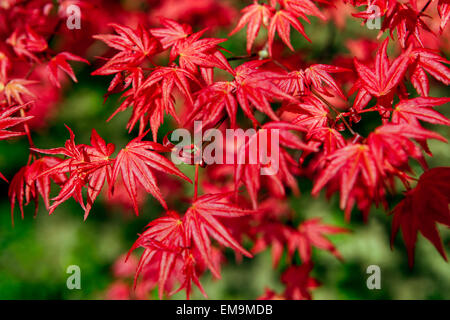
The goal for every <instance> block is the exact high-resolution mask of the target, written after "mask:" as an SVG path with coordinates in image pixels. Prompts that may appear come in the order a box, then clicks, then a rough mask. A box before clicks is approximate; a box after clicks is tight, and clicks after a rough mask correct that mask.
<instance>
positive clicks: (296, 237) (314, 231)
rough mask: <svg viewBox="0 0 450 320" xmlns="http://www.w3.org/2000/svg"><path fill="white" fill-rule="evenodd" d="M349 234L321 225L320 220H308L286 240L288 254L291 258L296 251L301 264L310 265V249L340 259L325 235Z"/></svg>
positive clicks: (343, 230) (346, 230)
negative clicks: (315, 249) (329, 253)
mask: <svg viewBox="0 0 450 320" xmlns="http://www.w3.org/2000/svg"><path fill="white" fill-rule="evenodd" d="M346 232H349V230H348V229H345V228H340V227H336V226H332V225H327V224H324V223H322V221H321V219H320V218H315V219H309V220H306V221H304V222H302V223H301V224H300V225H299V226H298V229H297V230H295V231H291V232H290V234H289V236H288V239H287V242H288V243H287V247H288V254H289V256H290V257H292V256H293V254H294V252H295V250H298V252H299V253H300V257H301V258H302V262H303V263H310V262H311V257H312V248H313V247H316V248H319V249H322V250H327V251H329V252H331V253H332V254H333V255H334V256H335V257H336V258H338V259H342V257H341V254H340V253H339V251H337V249H336V247H335V246H334V245H333V243H332V242H331V241H330V240H328V239H327V238H326V237H325V235H326V234H339V233H346Z"/></svg>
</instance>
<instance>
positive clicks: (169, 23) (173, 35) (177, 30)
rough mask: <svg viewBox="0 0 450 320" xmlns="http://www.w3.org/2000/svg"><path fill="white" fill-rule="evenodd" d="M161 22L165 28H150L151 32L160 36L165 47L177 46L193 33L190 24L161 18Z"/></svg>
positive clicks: (159, 38)
mask: <svg viewBox="0 0 450 320" xmlns="http://www.w3.org/2000/svg"><path fill="white" fill-rule="evenodd" d="M161 24H162V25H163V26H164V28H154V29H151V30H150V33H151V34H152V35H153V36H154V37H156V38H158V40H159V41H160V42H161V44H162V46H163V49H167V48H170V47H172V46H174V47H175V48H176V47H177V45H178V44H180V43H181V42H182V40H184V39H186V38H187V37H188V36H189V35H190V34H191V33H192V28H191V26H190V25H188V24H179V23H178V22H176V21H174V20H171V19H167V18H161Z"/></svg>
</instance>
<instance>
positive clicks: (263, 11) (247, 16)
mask: <svg viewBox="0 0 450 320" xmlns="http://www.w3.org/2000/svg"><path fill="white" fill-rule="evenodd" d="M242 13H243V15H242V17H241V19H240V20H239V22H238V24H237V25H236V27H235V28H234V29H233V31H231V32H230V34H229V36H232V35H233V34H235V33H236V32H238V31H239V30H241V29H242V28H244V26H245V25H246V24H247V52H248V53H249V54H250V52H251V51H252V46H253V42H255V39H256V37H257V35H258V33H259V30H260V28H261V25H262V24H263V25H265V26H268V25H269V19H270V18H271V16H272V14H273V8H271V7H270V6H268V5H266V4H259V3H258V2H257V1H256V0H254V1H253V4H252V5H249V6H247V7H245V8H244V9H243V10H242Z"/></svg>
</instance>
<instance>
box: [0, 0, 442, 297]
mask: <svg viewBox="0 0 450 320" xmlns="http://www.w3.org/2000/svg"><path fill="white" fill-rule="evenodd" d="M141 2H142V1H122V2H120V5H122V6H123V7H124V8H127V10H130V11H133V10H139V9H140V6H139V5H138V4H140V3H141ZM150 2H152V3H155V7H154V10H153V8H147V10H148V12H150V15H151V16H153V15H154V16H158V15H165V16H167V17H169V18H174V19H179V20H181V21H188V22H191V23H194V25H195V28H196V30H199V29H200V28H202V27H205V26H210V25H211V24H212V25H213V26H214V34H215V36H216V37H226V36H227V33H228V32H229V31H230V30H231V28H232V27H233V26H234V25H235V23H236V21H237V20H236V19H237V18H238V17H239V9H240V8H242V7H243V6H244V5H246V2H245V1H235V2H233V1H196V2H198V5H197V6H198V8H196V9H195V10H194V9H192V1H190V0H189V1H184V0H183V1H180V0H178V1H177V4H175V1H165V2H164V4H161V3H160V2H158V1H150ZM156 3H159V4H158V5H157V4H156ZM188 3H191V7H189V6H188ZM212 4H214V5H218V4H219V5H224V6H226V8H228V9H229V11H227V12H229V16H222V17H220V19H221V20H220V21H219V18H217V15H215V14H212V11H211V10H213V7H211V5H212ZM202 5H203V7H202ZM208 5H209V7H208ZM183 6H185V7H183ZM183 8H190V9H189V10H191V11H189V10H188V11H186V10H187V9H186V10H185V9H183ZM152 10H153V11H152ZM183 13H184V14H183ZM208 19H209V20H208ZM222 20H224V21H222ZM344 21H345V19H344ZM218 22H220V23H218ZM224 25H228V27H224ZM305 29H306V33H307V34H308V35H309V37H310V38H311V39H313V45H310V44H308V42H306V41H305V40H304V39H303V38H302V37H301V35H299V34H298V33H297V32H296V31H293V32H292V33H291V39H292V42H293V44H294V47H295V48H296V50H298V53H299V55H300V56H301V59H302V60H303V61H305V62H306V63H311V62H314V61H320V63H333V59H334V58H335V57H336V56H338V55H340V56H343V57H345V56H346V55H349V54H350V52H351V48H349V40H350V41H351V40H352V39H356V38H359V37H362V36H365V37H368V38H372V39H375V38H376V36H377V32H378V31H377V30H373V31H370V30H367V29H366V28H364V27H361V25H360V22H359V21H357V20H355V19H353V20H351V21H350V20H348V21H347V22H346V23H342V25H341V26H339V28H336V27H335V26H332V25H330V26H326V25H323V24H321V23H320V22H318V21H317V19H312V23H311V25H305ZM260 38H261V39H265V34H264V32H261V33H260ZM80 41H83V39H80ZM86 41H87V40H86ZM223 46H224V47H225V48H226V49H228V50H230V51H232V52H233V53H234V54H235V55H245V30H243V31H241V32H239V33H238V34H237V35H235V36H233V37H231V38H230V40H229V41H227V42H226V43H224V45H223ZM92 52H93V53H92V54H91V55H92V57H91V59H90V60H91V61H95V58H94V55H95V54H94V53H97V51H95V50H92ZM444 54H446V55H447V58H448V54H449V51H448V50H447V51H446V52H444ZM96 55H100V54H98V53H97V54H96ZM77 67H79V68H76V74H77V77H78V80H79V82H78V84H70V85H68V86H66V87H65V90H64V92H63V97H62V98H61V99H59V102H58V103H56V104H55V105H54V106H53V107H52V108H51V109H50V110H49V111H48V112H47V114H46V116H45V125H43V126H41V127H40V128H38V129H36V130H35V131H34V134H33V139H34V141H35V144H36V145H37V147H39V148H53V147H57V146H62V145H63V144H64V142H65V140H66V139H67V137H68V133H67V131H66V129H65V127H64V124H67V125H69V126H70V127H71V128H72V129H73V131H74V132H75V134H76V141H77V143H87V142H88V141H89V136H90V133H91V129H92V128H95V129H96V130H97V131H98V132H99V134H100V135H101V136H102V137H104V138H105V140H106V141H107V142H113V143H114V144H116V146H117V148H120V147H122V146H124V145H125V144H126V143H127V142H128V141H129V139H130V136H129V135H128V133H127V131H126V129H125V127H126V122H127V121H128V118H129V113H128V112H123V113H121V114H119V115H118V116H117V117H115V118H114V119H113V120H112V121H110V122H109V123H106V119H107V118H108V117H109V116H110V115H111V113H112V112H113V111H114V110H115V108H116V107H117V105H118V103H117V101H118V97H117V96H113V97H111V98H110V99H109V100H108V101H107V102H106V103H105V104H104V103H103V94H104V93H105V92H106V89H107V87H108V85H109V81H110V80H111V79H110V78H108V77H93V76H91V75H90V73H91V72H92V71H93V70H95V68H96V66H95V65H94V66H91V67H84V66H79V65H77ZM410 92H413V91H410ZM430 96H436V97H441V96H450V90H449V89H448V87H445V86H439V85H437V84H433V87H432V91H431V94H430ZM38 99H39V97H38ZM448 107H449V106H448V105H446V106H442V107H438V108H437V110H439V111H441V112H442V113H444V114H446V115H447V116H448V117H450V109H449V108H448ZM376 125H378V119H377V118H376V117H374V118H373V119H371V118H370V117H369V119H368V120H365V121H363V122H361V123H359V124H358V126H360V130H361V131H363V132H364V126H367V127H373V126H376ZM435 129H436V131H438V132H439V133H441V134H442V135H443V136H445V137H446V138H447V139H450V130H449V128H443V127H434V128H433V130H435ZM169 130H170V123H169V122H168V121H166V124H165V125H164V126H163V127H162V128H161V129H160V131H161V132H163V133H167V132H168V131H169ZM134 134H135V133H132V136H133V137H134ZM430 149H431V150H432V151H433V153H434V157H433V158H429V157H428V158H427V159H428V160H429V164H430V167H437V166H448V165H449V164H450V153H449V146H448V145H447V144H445V143H442V142H435V141H432V142H431V143H430ZM27 158H28V143H27V141H26V139H19V140H14V141H9V142H4V141H2V142H0V168H1V172H2V173H3V174H4V175H5V176H6V177H8V179H11V178H12V177H13V175H14V174H15V173H16V172H17V171H18V170H19V169H20V168H21V167H22V166H24V165H25V164H26V160H27ZM412 166H413V168H414V169H415V171H416V173H417V174H418V175H420V174H421V173H422V171H421V169H420V167H419V166H417V164H416V163H412ZM182 170H184V171H185V172H186V173H187V174H190V170H191V169H190V168H182ZM299 185H300V188H301V191H302V195H301V196H300V197H299V198H294V197H291V198H289V199H288V200H287V201H289V202H290V204H291V205H292V207H293V209H294V211H295V212H296V215H297V216H296V219H297V218H298V219H299V221H301V220H303V219H306V218H311V217H322V218H323V221H324V222H326V223H331V224H336V225H339V226H345V227H347V228H349V229H351V230H352V233H351V234H348V235H338V236H333V237H330V238H331V239H332V241H333V243H334V244H335V245H336V246H337V248H338V250H339V251H340V252H341V254H342V256H343V261H339V260H337V259H336V258H335V257H333V256H332V255H331V254H329V253H328V252H324V251H318V250H315V251H314V253H313V255H314V257H313V261H315V268H314V270H313V273H312V276H313V277H315V278H316V279H318V280H319V281H320V282H321V283H322V285H321V287H320V288H318V289H316V290H314V291H313V298H314V299H450V265H449V264H448V263H447V262H445V261H444V260H443V259H442V257H441V256H440V255H439V254H438V252H437V251H436V250H435V249H434V247H433V246H432V245H431V244H430V243H429V242H428V241H426V240H425V239H424V238H423V237H422V236H419V240H418V243H417V248H416V262H415V265H414V268H412V269H410V268H409V267H408V264H407V261H408V259H407V256H406V250H405V247H404V245H403V241H402V240H401V239H400V235H399V236H397V238H396V241H395V244H394V248H393V250H391V248H390V243H389V241H390V229H391V228H390V223H391V217H390V216H388V215H386V213H385V212H384V211H383V210H378V209H375V208H374V209H372V211H371V215H370V217H369V221H368V223H364V222H363V221H362V217H361V215H360V214H359V213H358V212H356V211H355V212H354V213H353V216H352V221H351V223H346V222H345V221H344V218H343V213H342V212H341V210H339V208H338V201H337V198H336V196H335V197H333V198H332V199H331V201H327V200H326V199H325V197H323V196H321V197H319V198H316V199H313V198H311V197H310V196H309V193H310V191H311V183H310V182H309V181H304V179H299ZM186 191H188V192H192V190H186ZM7 193H8V185H7V184H6V183H4V182H0V299H103V298H108V297H110V293H111V290H120V287H114V288H112V287H111V284H112V283H113V281H114V280H115V277H114V275H113V265H114V263H115V262H116V261H117V259H118V257H120V256H122V255H123V254H125V253H127V251H128V250H129V249H130V248H131V246H132V244H133V243H134V241H135V240H136V239H137V234H138V233H140V232H142V230H143V229H144V227H145V226H146V225H147V223H148V222H149V221H151V220H152V219H154V218H155V217H158V216H159V215H160V214H161V213H162V208H161V206H160V205H159V204H157V203H156V202H155V201H154V200H153V199H148V200H144V201H143V206H142V209H141V215H140V216H139V217H136V216H135V215H134V213H133V212H132V211H131V210H127V209H126V205H123V204H120V199H118V200H117V203H118V204H117V205H107V204H106V202H104V201H102V199H99V200H98V201H97V202H96V203H95V206H94V208H93V211H92V213H91V215H90V216H89V218H88V219H87V221H86V222H83V212H82V209H81V208H80V207H79V205H78V204H76V203H75V202H74V201H73V200H71V201H68V202H66V203H64V204H63V205H61V206H60V207H59V208H58V209H57V210H56V211H55V213H54V214H53V215H52V216H49V215H48V213H47V211H46V210H45V208H44V206H43V205H42V204H41V206H40V209H39V211H38V213H37V216H36V217H35V218H33V215H34V207H33V205H30V206H28V207H27V208H26V209H25V219H23V220H21V219H20V218H19V215H20V213H19V211H18V209H16V211H15V213H14V214H15V226H14V227H12V224H11V215H10V205H9V200H8V196H7ZM400 200H401V194H398V195H395V196H392V197H391V198H390V199H389V202H390V207H391V209H392V208H393V207H394V206H395V204H396V203H397V202H398V201H400ZM440 231H441V235H442V239H443V241H444V244H445V245H446V248H448V247H449V244H450V231H449V230H448V229H445V228H440ZM447 252H448V250H447ZM228 254H229V255H228ZM227 258H229V259H228V262H227V263H226V264H225V266H224V267H223V270H222V280H220V281H214V280H213V279H212V277H211V275H210V274H209V273H207V274H206V275H205V276H204V277H203V278H202V283H203V285H204V287H205V290H206V292H207V293H208V295H209V297H210V298H211V299H255V298H257V297H259V296H261V295H262V294H263V293H264V290H265V288H269V287H270V288H273V289H274V290H275V291H280V290H281V289H282V288H283V286H282V284H281V283H280V282H279V280H278V279H279V274H280V270H281V269H282V266H280V267H279V268H278V269H276V270H273V269H272V263H271V257H270V249H269V250H267V251H265V252H263V253H262V254H260V255H257V256H256V257H255V258H254V259H244V260H243V261H242V262H241V263H237V262H235V259H234V256H233V255H232V254H230V252H227ZM70 265H78V266H79V267H80V268H81V290H69V289H67V286H66V280H67V277H68V276H70V274H67V273H66V270H67V267H68V266H70ZM369 265H378V266H379V267H380V268H381V290H369V289H368V288H367V286H366V280H367V278H368V276H369V275H368V274H367V273H366V269H367V267H368V266H369ZM122 281H125V282H126V281H128V282H131V281H132V279H124V280H122ZM116 296H117V295H116ZM149 298H156V294H151V295H150V296H149ZM174 298H175V299H177V298H181V299H182V298H184V294H183V293H181V294H178V295H176V296H174ZM194 298H199V299H201V298H202V296H201V294H199V292H198V291H195V294H194Z"/></svg>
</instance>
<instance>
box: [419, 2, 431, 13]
mask: <svg viewBox="0 0 450 320" xmlns="http://www.w3.org/2000/svg"><path fill="white" fill-rule="evenodd" d="M430 4H431V0H428V2H427V3H426V4H425V5H424V7H423V8H422V10H420V14H419V16H420V15H421V14H422V13H424V11H425V10H427V8H428V6H429V5H430Z"/></svg>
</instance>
